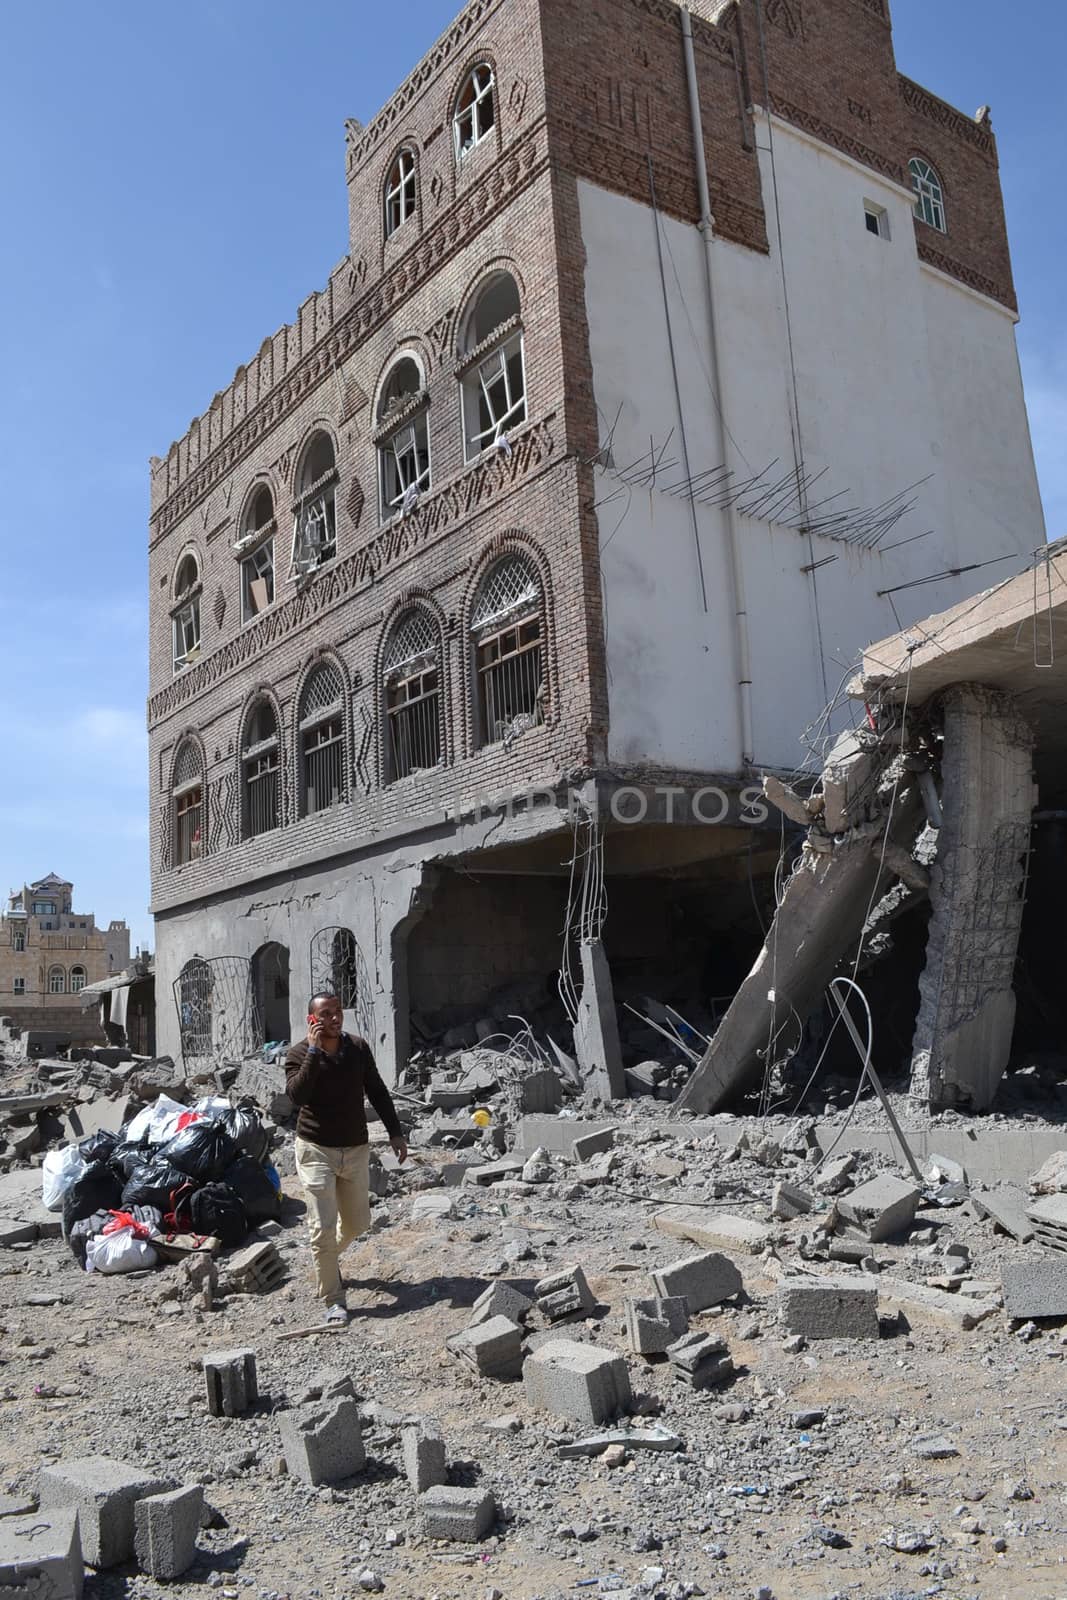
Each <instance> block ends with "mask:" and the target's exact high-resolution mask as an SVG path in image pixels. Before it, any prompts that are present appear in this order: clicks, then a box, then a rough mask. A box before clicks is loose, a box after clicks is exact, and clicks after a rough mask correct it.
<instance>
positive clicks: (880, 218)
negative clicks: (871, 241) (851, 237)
mask: <svg viewBox="0 0 1067 1600" xmlns="http://www.w3.org/2000/svg"><path fill="white" fill-rule="evenodd" d="M868 218H870V221H871V222H873V223H874V224H875V225H874V227H873V228H872V227H871V225H870V222H869V221H868V220H867V219H868ZM863 219H864V220H863V225H864V227H865V228H866V229H867V232H868V233H870V234H873V235H874V236H875V237H876V238H878V239H888V238H889V212H888V211H887V210H886V208H885V206H880V205H878V203H877V201H875V200H865V201H864V202H863Z"/></svg>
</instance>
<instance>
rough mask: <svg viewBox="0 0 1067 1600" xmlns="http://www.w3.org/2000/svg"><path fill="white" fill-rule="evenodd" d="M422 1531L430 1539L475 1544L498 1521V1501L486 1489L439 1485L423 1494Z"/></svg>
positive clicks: (421, 1496)
mask: <svg viewBox="0 0 1067 1600" xmlns="http://www.w3.org/2000/svg"><path fill="white" fill-rule="evenodd" d="M419 1516H420V1518H421V1521H422V1531H423V1533H424V1534H425V1535H426V1537H427V1538H428V1539H457V1540H461V1541H462V1542H463V1543H464V1544H474V1543H476V1542H477V1541H478V1540H479V1539H484V1538H485V1536H486V1534H487V1533H488V1532H489V1531H490V1529H491V1528H492V1526H493V1523H494V1522H495V1521H496V1501H495V1500H494V1499H493V1496H492V1495H491V1494H489V1493H488V1491H487V1490H485V1489H451V1488H448V1487H447V1486H446V1485H445V1484H438V1485H436V1486H435V1487H434V1488H432V1489H427V1491H426V1493H425V1494H420V1496H419Z"/></svg>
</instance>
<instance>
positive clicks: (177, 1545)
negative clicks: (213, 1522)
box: [133, 1483, 204, 1579]
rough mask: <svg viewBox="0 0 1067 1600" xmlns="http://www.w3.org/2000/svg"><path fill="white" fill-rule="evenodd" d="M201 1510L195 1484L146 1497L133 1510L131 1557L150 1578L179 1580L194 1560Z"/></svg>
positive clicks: (201, 1496)
mask: <svg viewBox="0 0 1067 1600" xmlns="http://www.w3.org/2000/svg"><path fill="white" fill-rule="evenodd" d="M203 1509H204V1491H203V1489H202V1488H201V1487H200V1485H199V1484H198V1483H196V1484H192V1485H190V1487H189V1488H187V1489H173V1490H171V1492H170V1494H152V1495H146V1497H145V1498H144V1499H143V1500H138V1501H137V1503H136V1505H135V1506H134V1508H133V1528H134V1553H135V1555H136V1557H137V1565H138V1566H139V1567H140V1569H141V1571H142V1572H147V1573H148V1574H149V1575H150V1576H151V1577H153V1578H163V1579H167V1578H180V1577H181V1575H182V1573H183V1572H187V1571H188V1569H189V1568H190V1567H191V1566H192V1564H193V1562H194V1561H195V1560H196V1536H197V1533H198V1532H199V1530H200V1516H201V1513H202V1512H203Z"/></svg>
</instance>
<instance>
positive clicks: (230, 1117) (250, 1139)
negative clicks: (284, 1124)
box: [218, 1105, 270, 1162]
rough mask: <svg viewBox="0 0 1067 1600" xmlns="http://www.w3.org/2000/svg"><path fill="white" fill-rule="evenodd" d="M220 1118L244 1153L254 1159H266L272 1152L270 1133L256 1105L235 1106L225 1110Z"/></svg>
mask: <svg viewBox="0 0 1067 1600" xmlns="http://www.w3.org/2000/svg"><path fill="white" fill-rule="evenodd" d="M218 1120H219V1122H220V1123H221V1124H222V1126H223V1127H224V1128H225V1129H226V1132H227V1133H228V1134H229V1136H230V1138H231V1139H232V1140H233V1142H234V1144H235V1145H236V1146H237V1148H238V1150H240V1152H241V1154H242V1155H244V1156H251V1158H252V1160H253V1161H260V1162H262V1161H266V1159H267V1156H268V1155H269V1153H270V1134H269V1133H268V1132H267V1130H266V1128H265V1127H264V1126H263V1124H262V1122H261V1121H260V1120H259V1113H258V1111H256V1109H255V1107H254V1106H250V1105H240V1106H234V1107H232V1108H231V1110H229V1111H224V1112H223V1113H222V1116H221V1117H219V1119H218Z"/></svg>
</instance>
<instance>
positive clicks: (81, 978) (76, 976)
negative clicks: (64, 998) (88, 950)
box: [70, 967, 87, 994]
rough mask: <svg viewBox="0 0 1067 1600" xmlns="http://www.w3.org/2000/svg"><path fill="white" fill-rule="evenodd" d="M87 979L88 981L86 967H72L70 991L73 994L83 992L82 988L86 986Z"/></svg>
mask: <svg viewBox="0 0 1067 1600" xmlns="http://www.w3.org/2000/svg"><path fill="white" fill-rule="evenodd" d="M86 981H87V974H86V971H85V968H84V967H71V969H70V992H71V994H81V992H82V990H83V989H84V988H85V984H86Z"/></svg>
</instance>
